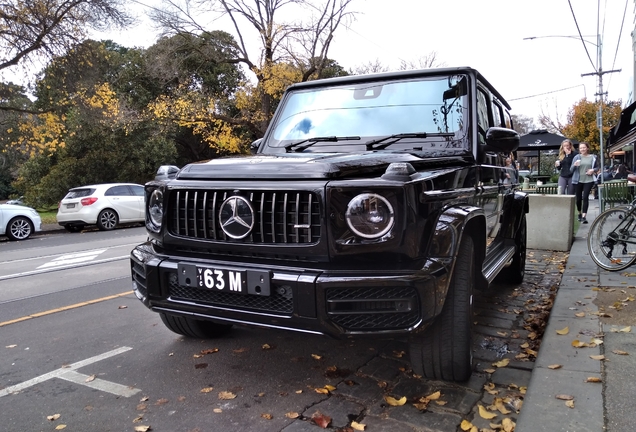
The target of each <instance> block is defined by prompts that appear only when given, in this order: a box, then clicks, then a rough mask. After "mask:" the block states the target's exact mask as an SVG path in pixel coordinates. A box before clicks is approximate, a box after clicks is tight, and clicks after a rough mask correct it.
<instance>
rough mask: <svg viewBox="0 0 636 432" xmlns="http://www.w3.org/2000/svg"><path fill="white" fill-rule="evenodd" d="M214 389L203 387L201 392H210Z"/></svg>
mask: <svg viewBox="0 0 636 432" xmlns="http://www.w3.org/2000/svg"><path fill="white" fill-rule="evenodd" d="M212 390H214V387H203V388H202V389H201V390H200V392H201V393H210V392H211V391H212Z"/></svg>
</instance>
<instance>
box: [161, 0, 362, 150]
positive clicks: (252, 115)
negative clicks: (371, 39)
mask: <svg viewBox="0 0 636 432" xmlns="http://www.w3.org/2000/svg"><path fill="white" fill-rule="evenodd" d="M351 1H352V0H320V1H316V0H216V1H215V0H200V1H198V2H195V1H193V0H183V2H182V3H178V0H164V3H165V5H166V7H165V8H164V9H163V10H161V11H155V12H153V13H152V16H153V19H154V20H155V21H156V22H158V23H159V24H160V25H161V26H162V27H163V29H164V32H165V33H166V34H167V35H173V34H176V33H191V34H193V35H196V34H201V33H202V32H204V31H207V30H209V29H206V28H205V27H204V26H203V25H202V24H200V23H199V22H198V21H197V17H200V16H202V15H203V16H205V13H206V12H208V13H210V12H211V13H213V14H215V15H217V16H218V15H221V16H226V17H227V18H229V20H230V22H231V24H232V26H233V29H234V36H235V38H236V41H237V42H236V45H235V50H236V55H235V56H234V57H233V58H231V59H228V61H229V62H231V63H234V64H242V65H244V66H245V67H246V68H247V69H248V70H249V71H251V72H252V73H253V74H254V76H255V78H256V85H252V86H248V88H247V89H246V91H245V92H244V94H243V95H242V96H240V97H239V98H240V99H241V100H242V101H243V104H242V105H241V104H239V106H240V108H241V113H242V116H243V120H244V121H245V122H246V123H250V124H251V126H250V127H249V128H250V129H251V130H252V131H254V132H256V134H254V136H253V138H259V137H260V136H262V134H264V132H265V130H266V128H267V125H268V124H269V121H270V119H271V117H272V115H273V112H274V109H275V107H276V104H277V100H276V98H277V97H278V96H279V95H280V94H281V92H280V88H281V87H286V85H287V84H288V82H289V81H292V82H298V81H307V80H309V79H310V78H313V77H317V78H321V77H322V76H323V71H324V70H325V68H326V67H327V66H328V64H329V61H328V53H329V48H330V46H331V43H332V41H333V38H334V33H335V31H336V29H337V28H338V27H339V26H340V25H341V24H342V23H343V22H344V21H346V20H347V19H351V18H353V16H354V13H353V12H349V11H348V10H347V9H348V7H349V4H350V3H351ZM285 12H287V13H288V16H294V15H293V14H294V12H296V16H300V14H299V13H298V12H302V15H303V16H307V17H308V19H307V20H306V21H305V22H302V21H300V20H297V21H296V22H288V21H283V20H279V19H278V16H279V14H283V13H285ZM254 30H255V31H256V33H253V31H254ZM250 32H252V33H250ZM251 35H255V36H256V37H257V38H258V47H259V58H258V60H256V59H254V58H253V54H252V53H253V51H251V50H252V49H254V48H256V44H252V45H250V44H249V43H248V40H249V37H250V36H251ZM255 100H258V105H257V106H256V105H255V104H254V101H255ZM255 108H256V109H257V111H256V112H254V111H253V110H254V109H255ZM250 110H252V111H250Z"/></svg>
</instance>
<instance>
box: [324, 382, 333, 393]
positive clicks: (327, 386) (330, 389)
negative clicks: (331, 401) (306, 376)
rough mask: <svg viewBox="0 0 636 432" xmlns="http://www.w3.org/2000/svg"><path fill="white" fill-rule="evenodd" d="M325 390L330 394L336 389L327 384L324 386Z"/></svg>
mask: <svg viewBox="0 0 636 432" xmlns="http://www.w3.org/2000/svg"><path fill="white" fill-rule="evenodd" d="M325 388H326V389H327V390H329V391H330V392H332V391H334V390H335V389H336V388H335V387H334V386H332V385H329V384H327V385H326V386H325Z"/></svg>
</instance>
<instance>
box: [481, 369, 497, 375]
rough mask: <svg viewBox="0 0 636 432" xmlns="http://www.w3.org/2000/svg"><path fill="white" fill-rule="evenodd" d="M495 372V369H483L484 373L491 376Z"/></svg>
mask: <svg viewBox="0 0 636 432" xmlns="http://www.w3.org/2000/svg"><path fill="white" fill-rule="evenodd" d="M496 370H497V369H484V372H486V373H489V374H491V373H495V371H496Z"/></svg>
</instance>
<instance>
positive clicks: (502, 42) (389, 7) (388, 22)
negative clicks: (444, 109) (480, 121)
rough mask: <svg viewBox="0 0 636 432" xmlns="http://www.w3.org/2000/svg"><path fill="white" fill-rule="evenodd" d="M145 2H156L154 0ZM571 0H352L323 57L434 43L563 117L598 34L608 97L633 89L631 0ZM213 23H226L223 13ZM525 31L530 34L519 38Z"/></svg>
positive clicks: (372, 56) (627, 98)
mask: <svg viewBox="0 0 636 432" xmlns="http://www.w3.org/2000/svg"><path fill="white" fill-rule="evenodd" d="M599 1H600V4H601V10H600V13H599V10H598V8H599ZM144 3H146V4H149V5H159V4H160V0H146V1H145V2H144ZM570 3H571V5H572V9H573V11H574V15H573V13H572V10H571V9H570ZM570 3H569V2H568V0H531V1H520V0H454V1H446V2H442V1H439V0H390V1H387V0H354V1H353V2H352V3H351V5H350V7H351V10H355V11H358V12H359V14H358V15H357V17H356V20H355V21H353V22H352V23H351V24H349V25H348V26H346V27H341V28H340V29H339V30H338V32H337V33H336V37H335V39H334V42H333V43H332V46H331V50H330V52H329V57H330V58H332V59H335V60H336V61H337V62H338V63H339V64H341V65H342V66H344V67H345V68H346V69H350V68H355V67H356V66H358V65H361V64H365V63H368V62H370V61H375V60H376V59H379V60H380V62H382V63H383V64H386V65H388V66H391V67H393V68H397V67H398V66H399V64H400V61H401V60H406V61H410V60H416V59H417V58H418V57H421V56H425V55H427V54H429V53H431V52H433V51H435V52H436V53H437V58H438V60H439V61H440V62H443V63H444V64H445V66H471V67H474V68H476V69H477V70H479V71H480V72H481V73H482V74H483V75H484V76H485V77H486V79H488V80H489V81H490V82H491V83H492V84H493V85H494V86H495V87H496V88H497V89H498V90H499V91H500V92H501V94H502V95H503V96H504V97H505V98H506V99H507V100H508V102H509V103H510V105H511V106H512V113H513V114H522V115H526V116H529V117H535V118H536V117H537V116H538V115H539V114H541V112H544V113H545V114H547V115H549V116H551V117H552V118H555V117H556V116H558V117H559V119H560V120H561V121H562V122H565V121H566V115H567V112H568V110H569V109H570V108H571V107H572V105H573V104H574V103H576V102H577V101H579V100H580V99H582V98H584V97H587V98H588V100H595V98H596V96H595V94H596V93H598V77H597V76H595V75H593V76H587V77H582V76H581V74H586V73H594V72H596V71H597V67H598V64H597V51H596V49H597V34H600V35H601V40H602V53H603V56H602V68H603V70H604V71H609V70H613V69H621V70H622V71H621V72H617V73H607V74H604V75H603V87H604V88H603V90H604V92H607V93H608V98H609V99H610V100H618V99H621V100H622V101H623V106H625V105H626V104H627V103H628V102H631V100H632V99H633V98H632V96H631V95H632V81H633V78H632V77H633V74H634V60H633V59H634V55H633V52H632V39H631V32H632V30H633V29H634V0H570ZM624 15H625V19H624V20H623V16H624ZM574 18H576V21H577V22H578V26H579V29H580V34H582V35H583V36H584V39H585V40H586V41H587V43H585V44H584V43H583V42H581V40H579V39H577V38H578V34H579V30H577V26H576V24H575V19H574ZM146 23H147V21H146ZM211 25H213V26H216V27H217V28H219V27H220V28H223V29H224V30H230V27H227V24H224V23H222V22H221V21H215V22H214V24H211ZM621 26H622V30H621ZM210 29H213V28H210ZM597 29H598V31H597ZM533 36H536V37H538V38H537V39H534V40H524V38H527V37H533ZM540 36H566V37H544V38H539V37H540ZM567 36H571V37H567ZM109 37H110V38H112V39H113V40H115V41H116V42H118V43H120V44H122V45H125V46H148V45H150V44H152V43H153V42H154V41H155V39H156V35H155V33H154V32H153V31H152V30H150V29H149V28H148V26H147V25H141V26H139V27H137V28H136V29H131V30H129V31H127V32H123V33H121V34H117V33H111V34H109ZM248 43H249V41H248ZM253 45H254V47H255V48H258V41H257V40H254V42H253ZM584 46H586V47H587V48H588V52H589V56H590V58H591V61H590V58H588V54H587V53H586V51H585V48H584Z"/></svg>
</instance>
